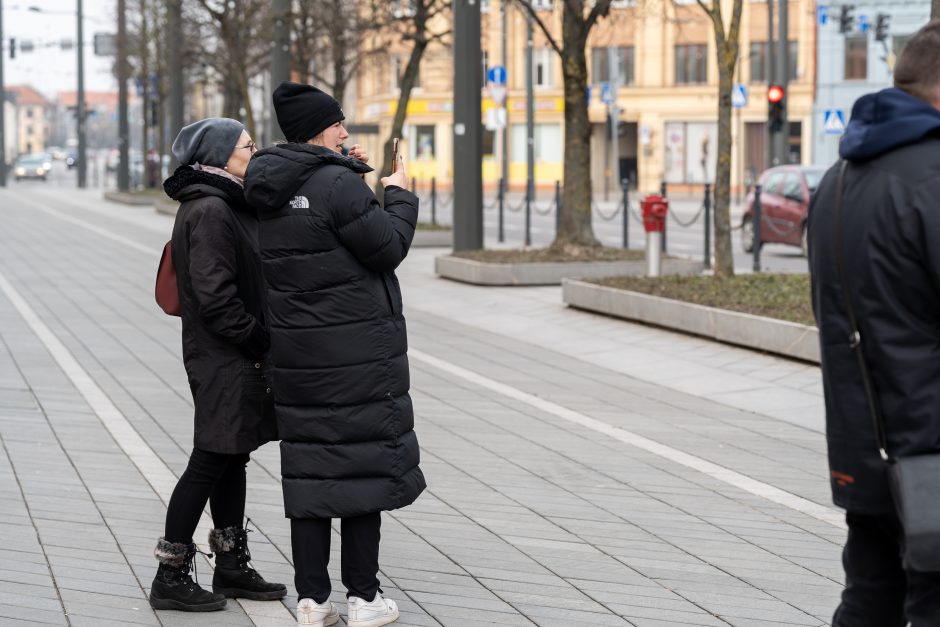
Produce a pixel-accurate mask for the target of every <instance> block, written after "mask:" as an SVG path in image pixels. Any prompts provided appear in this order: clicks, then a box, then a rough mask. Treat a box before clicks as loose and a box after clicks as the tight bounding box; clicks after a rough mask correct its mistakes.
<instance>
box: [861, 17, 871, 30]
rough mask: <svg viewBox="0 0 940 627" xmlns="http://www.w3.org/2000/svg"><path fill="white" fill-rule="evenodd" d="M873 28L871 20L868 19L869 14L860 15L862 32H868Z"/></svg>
mask: <svg viewBox="0 0 940 627" xmlns="http://www.w3.org/2000/svg"><path fill="white" fill-rule="evenodd" d="M870 29H871V22H869V21H868V16H867V15H859V16H858V30H859V31H860V32H862V33H867V32H868V31H869V30H870Z"/></svg>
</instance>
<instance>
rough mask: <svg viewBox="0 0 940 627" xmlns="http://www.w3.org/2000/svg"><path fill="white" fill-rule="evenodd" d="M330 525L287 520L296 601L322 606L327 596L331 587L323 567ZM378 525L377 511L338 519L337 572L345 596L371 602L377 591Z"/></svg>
mask: <svg viewBox="0 0 940 627" xmlns="http://www.w3.org/2000/svg"><path fill="white" fill-rule="evenodd" d="M331 522H332V521H331V520H330V519H329V518H292V519H291V521H290V532H291V550H292V552H293V555H294V573H295V574H294V585H295V586H296V587H297V598H298V599H313V600H314V601H316V602H317V603H323V602H325V601H326V600H327V599H328V598H329V597H330V592H331V591H332V589H333V587H332V585H331V584H330V575H329V573H328V572H327V565H328V564H329V563H330V524H331ZM381 526H382V513H381V512H375V513H374V514H366V515H364V516H356V517H355V518H343V519H342V523H341V526H340V533H341V536H342V558H341V559H342V562H341V564H342V566H341V570H342V577H343V585H344V586H346V591H347V592H346V596H347V597H353V596H354V597H359V598H360V599H365V600H366V601H372V600H373V599H375V593H376V592H378V591H379V579H378V577H377V575H378V572H379V539H380V536H381V533H380V531H379V529H380V527H381Z"/></svg>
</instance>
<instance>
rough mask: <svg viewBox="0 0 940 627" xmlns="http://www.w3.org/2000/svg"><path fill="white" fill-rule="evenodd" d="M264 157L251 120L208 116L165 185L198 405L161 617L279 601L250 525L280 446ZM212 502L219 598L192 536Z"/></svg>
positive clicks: (170, 516)
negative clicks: (253, 186)
mask: <svg viewBox="0 0 940 627" xmlns="http://www.w3.org/2000/svg"><path fill="white" fill-rule="evenodd" d="M254 152H255V145H254V143H253V142H252V141H251V137H249V135H248V133H247V132H246V131H245V127H244V126H243V125H242V123H241V122H238V121H237V120H232V119H228V118H209V119H207V120H200V121H199V122H195V123H194V124H190V125H189V126H186V127H184V128H183V129H182V130H181V131H180V133H179V136H178V137H177V138H176V141H174V142H173V154H174V155H176V158H177V159H178V160H179V162H180V164H181V165H180V167H179V168H178V169H177V170H176V172H174V173H173V175H172V176H171V177H170V178H168V179H167V180H166V182H165V183H164V184H163V187H164V189H165V191H166V193H167V195H169V196H170V198H173V199H174V200H177V201H179V202H180V207H179V211H178V213H177V214H176V223H175V225H174V226H173V237H172V240H171V252H172V256H173V264H174V266H175V267H176V272H177V275H176V277H177V287H178V290H179V297H180V316H181V318H182V322H183V338H182V339H183V342H182V343H183V363H184V365H185V367H186V374H187V376H188V378H189V383H190V389H191V390H192V394H193V404H194V406H195V418H194V423H195V425H194V426H195V438H194V447H193V451H192V454H191V455H190V458H189V464H188V465H187V467H186V470H185V472H184V473H183V475H182V476H181V477H180V480H179V482H178V483H177V485H176V488H175V489H174V490H173V496H172V497H171V498H170V502H169V504H168V506H167V515H166V526H165V530H164V536H163V537H161V538H160V539H159V541H158V543H157V547H156V550H155V551H154V554H155V555H156V557H157V560H158V561H159V563H160V565H159V568H158V570H157V575H156V577H155V578H154V581H153V584H152V586H151V591H150V604H151V606H153V607H154V608H156V609H174V610H182V611H194V612H195V611H210V610H220V609H222V608H224V607H225V604H226V601H225V599H226V597H229V598H247V599H255V600H275V599H280V598H282V597H284V596H285V595H286V594H287V588H286V587H285V586H284V585H283V584H276V583H268V582H267V581H265V580H264V579H263V578H262V577H261V575H259V574H258V573H257V572H256V571H255V570H254V569H253V568H252V567H251V566H250V565H249V563H248V562H249V560H250V559H251V555H250V553H249V552H248V546H247V531H246V529H245V526H244V524H243V521H244V518H245V488H246V478H245V470H246V465H247V463H248V460H249V457H248V455H249V453H251V452H252V451H254V450H255V449H257V448H258V447H259V446H261V445H262V444H264V443H265V442H268V441H271V440H274V439H276V437H277V427H276V424H275V421H274V405H273V401H272V396H271V390H270V379H269V374H268V372H269V371H268V364H267V359H266V357H267V352H268V344H269V340H268V333H267V330H266V327H265V320H264V310H265V307H264V300H263V299H264V290H263V281H262V278H261V267H260V261H259V259H258V244H257V232H258V224H257V218H256V216H255V212H254V211H253V210H252V209H251V208H250V207H249V206H248V204H247V203H246V202H245V194H244V191H243V177H244V176H245V170H246V169H247V167H248V161H249V160H250V159H251V157H252V155H253V154H254ZM207 502H208V503H209V506H210V511H211V513H212V522H213V527H214V528H213V529H212V530H211V531H210V532H209V538H208V543H209V549H210V550H211V551H213V552H214V553H215V554H216V560H215V573H214V575H213V577H212V590H213V592H209V591H207V590H204V589H203V588H201V587H200V586H198V585H197V584H195V583H194V582H193V580H192V579H191V577H190V569H191V564H192V562H193V560H194V559H195V557H196V546H195V544H194V543H193V533H194V532H195V530H196V526H197V524H198V523H199V518H200V516H201V515H202V512H203V510H204V509H205V507H206V503H207Z"/></svg>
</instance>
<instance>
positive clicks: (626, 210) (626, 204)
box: [620, 179, 630, 248]
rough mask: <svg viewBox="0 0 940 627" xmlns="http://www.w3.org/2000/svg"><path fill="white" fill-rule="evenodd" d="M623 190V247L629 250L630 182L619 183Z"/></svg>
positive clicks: (626, 180) (625, 180) (624, 180)
mask: <svg viewBox="0 0 940 627" xmlns="http://www.w3.org/2000/svg"><path fill="white" fill-rule="evenodd" d="M620 187H621V188H622V189H623V247H624V248H630V181H629V180H628V179H623V180H622V181H620Z"/></svg>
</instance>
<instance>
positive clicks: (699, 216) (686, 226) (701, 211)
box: [669, 204, 705, 229]
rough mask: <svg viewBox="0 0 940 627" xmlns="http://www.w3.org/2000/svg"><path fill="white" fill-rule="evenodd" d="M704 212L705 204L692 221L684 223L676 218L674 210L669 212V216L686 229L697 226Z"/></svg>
mask: <svg viewBox="0 0 940 627" xmlns="http://www.w3.org/2000/svg"><path fill="white" fill-rule="evenodd" d="M704 212H705V205H704V204H703V205H702V206H701V207H699V208H698V212H697V213H696V214H695V215H694V216H692V219H691V220H689V221H688V222H683V221H682V220H680V219H679V218H678V217H676V212H675V211H673V210H672V209H670V210H669V216H670V217H671V218H672V221H673V222H675V223H676V224H678V225H679V226H681V227H682V228H684V229H686V228H689V227H690V226H692V225H693V224H695V223H696V222H698V219H699V218H701V217H702V213H704Z"/></svg>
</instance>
